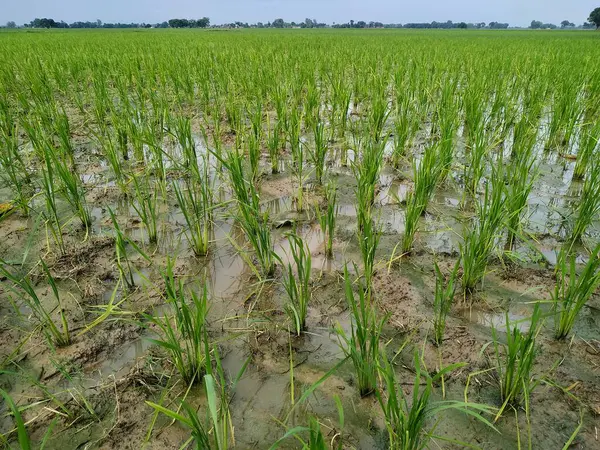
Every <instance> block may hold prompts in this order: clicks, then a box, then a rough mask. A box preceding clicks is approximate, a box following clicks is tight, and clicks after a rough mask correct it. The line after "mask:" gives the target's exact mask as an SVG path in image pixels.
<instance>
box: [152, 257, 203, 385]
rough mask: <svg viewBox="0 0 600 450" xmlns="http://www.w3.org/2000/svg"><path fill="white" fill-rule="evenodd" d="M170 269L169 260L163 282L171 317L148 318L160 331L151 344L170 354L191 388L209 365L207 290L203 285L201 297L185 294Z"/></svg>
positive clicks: (193, 292)
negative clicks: (165, 286) (165, 287)
mask: <svg viewBox="0 0 600 450" xmlns="http://www.w3.org/2000/svg"><path fill="white" fill-rule="evenodd" d="M172 269H173V260H171V259H169V261H168V262H167V273H166V274H163V278H164V279H165V282H166V284H167V302H168V305H169V308H170V309H171V311H172V313H171V314H170V315H166V316H162V317H160V316H148V317H147V319H148V321H149V322H150V323H152V324H154V325H156V326H157V327H158V330H160V331H159V335H160V336H159V338H158V339H150V341H151V342H152V343H153V344H156V345H158V346H159V347H161V348H163V349H164V350H165V351H166V352H167V353H168V354H169V356H170V359H171V362H172V364H173V366H174V367H175V368H176V369H177V371H178V372H179V374H180V376H181V377H182V379H183V381H184V382H185V383H186V384H193V383H196V382H199V381H200V380H201V379H202V375H203V374H204V373H206V371H207V366H208V365H210V355H209V350H208V330H207V325H206V317H207V315H208V308H209V306H208V287H207V285H206V283H202V288H201V289H202V290H201V292H200V293H198V292H196V291H193V290H189V291H188V292H187V293H186V290H185V288H184V285H183V281H182V280H179V283H175V281H174V279H173V277H172ZM169 270H170V271H171V272H170V274H169Z"/></svg>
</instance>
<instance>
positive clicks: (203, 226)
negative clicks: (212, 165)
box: [173, 163, 214, 256]
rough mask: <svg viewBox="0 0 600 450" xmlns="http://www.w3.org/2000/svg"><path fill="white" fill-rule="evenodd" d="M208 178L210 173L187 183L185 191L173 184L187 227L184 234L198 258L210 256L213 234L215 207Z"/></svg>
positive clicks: (175, 183)
mask: <svg viewBox="0 0 600 450" xmlns="http://www.w3.org/2000/svg"><path fill="white" fill-rule="evenodd" d="M204 164H206V163H204ZM207 178H208V173H205V174H204V176H203V178H202V179H199V180H198V179H195V180H193V181H190V180H188V181H186V182H185V190H182V188H181V187H180V185H179V184H178V183H177V182H173V191H174V192H175V196H176V197H177V203H178V205H179V208H180V209H181V212H182V214H183V217H184V219H185V223H186V225H187V228H186V229H184V234H185V237H186V239H187V241H188V243H189V245H190V247H191V248H192V250H193V252H194V254H195V255H196V256H206V255H207V254H208V250H209V245H210V237H211V232H212V210H213V208H214V205H213V198H212V190H211V187H210V185H209V183H210V181H209V180H208V179H207Z"/></svg>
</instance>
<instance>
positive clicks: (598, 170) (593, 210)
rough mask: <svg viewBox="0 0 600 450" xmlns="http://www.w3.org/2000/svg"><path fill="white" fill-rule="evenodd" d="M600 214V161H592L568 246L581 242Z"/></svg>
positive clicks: (568, 238) (575, 213) (574, 213)
mask: <svg viewBox="0 0 600 450" xmlns="http://www.w3.org/2000/svg"><path fill="white" fill-rule="evenodd" d="M599 212H600V161H595V160H594V161H593V162H592V164H591V166H590V168H589V173H588V176H587V177H586V178H585V181H584V183H583V190H582V192H581V199H580V201H579V205H578V207H577V208H576V210H575V211H574V212H573V215H574V216H575V218H574V219H573V225H572V228H571V232H570V234H569V236H568V237H567V241H568V242H569V243H570V246H573V245H574V244H576V243H578V242H580V241H581V238H582V237H583V236H584V234H585V233H586V231H587V230H588V228H589V226H590V225H591V224H592V223H593V222H594V220H596V219H597V218H598V213H599Z"/></svg>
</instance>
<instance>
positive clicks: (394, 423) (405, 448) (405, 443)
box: [376, 352, 493, 450]
mask: <svg viewBox="0 0 600 450" xmlns="http://www.w3.org/2000/svg"><path fill="white" fill-rule="evenodd" d="M381 360H382V363H381V365H380V367H379V374H380V376H381V379H382V381H383V385H384V387H385V391H384V390H383V389H382V390H379V391H377V394H376V395H377V400H378V401H379V405H380V406H381V409H382V411H383V415H384V417H385V423H386V428H387V432H388V437H389V448H390V449H392V450H422V449H424V448H429V446H428V443H429V441H430V440H431V439H432V438H433V437H435V436H434V435H433V434H432V433H433V430H431V431H429V432H428V431H426V430H425V425H426V423H427V421H428V420H429V419H430V418H431V417H433V416H435V415H436V414H438V413H440V412H442V411H447V410H453V411H457V412H461V413H464V414H467V415H468V416H470V417H473V418H475V419H477V420H478V421H479V422H481V423H483V424H485V425H488V426H490V427H492V428H493V426H492V424H491V423H490V422H489V421H488V420H487V419H486V418H485V417H484V416H483V415H482V413H486V414H490V413H491V410H492V408H490V407H488V406H485V405H480V404H477V403H470V402H469V403H467V402H458V401H439V402H433V401H432V400H431V396H432V394H433V389H434V384H435V383H437V382H438V381H439V380H441V379H442V377H443V376H444V375H445V374H447V373H449V372H451V371H453V370H454V369H456V368H458V367H461V366H462V364H453V365H451V366H448V367H445V368H443V369H441V370H440V371H439V372H437V373H436V374H435V375H434V376H432V375H430V374H429V373H428V372H427V370H426V369H425V368H424V367H423V363H422V362H421V358H420V356H419V355H418V353H416V352H415V357H414V371H415V379H414V382H413V383H412V386H413V388H412V394H411V396H410V399H409V396H407V395H406V394H405V393H404V390H403V388H402V385H400V384H399V382H398V380H397V379H396V371H395V368H394V366H393V365H392V363H390V361H389V360H388V359H387V357H386V356H382V358H381ZM383 392H385V395H384V394H383ZM436 425H437V422H436ZM434 429H435V426H434ZM452 442H455V443H459V444H462V445H464V446H465V447H471V446H470V445H468V444H465V443H461V442H457V441H454V440H452Z"/></svg>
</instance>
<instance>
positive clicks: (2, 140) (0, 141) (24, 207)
mask: <svg viewBox="0 0 600 450" xmlns="http://www.w3.org/2000/svg"><path fill="white" fill-rule="evenodd" d="M0 179H2V180H3V181H4V183H6V184H7V185H8V186H10V188H11V190H12V192H13V194H14V201H13V203H14V204H15V205H16V206H17V207H18V208H19V209H20V210H21V212H22V214H23V215H24V216H27V215H29V209H30V207H29V202H30V200H31V197H32V196H33V186H32V185H31V178H30V175H29V171H28V170H27V165H26V164H25V160H24V159H23V156H22V154H21V151H20V149H19V138H18V129H17V127H16V126H15V127H14V128H11V129H9V130H8V131H6V130H0Z"/></svg>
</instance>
